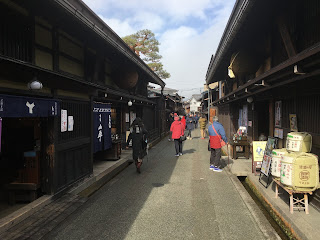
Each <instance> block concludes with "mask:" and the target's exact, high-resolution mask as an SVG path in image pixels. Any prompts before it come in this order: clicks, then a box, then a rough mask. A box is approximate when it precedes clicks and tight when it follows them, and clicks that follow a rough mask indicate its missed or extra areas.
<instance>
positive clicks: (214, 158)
mask: <svg viewBox="0 0 320 240" xmlns="http://www.w3.org/2000/svg"><path fill="white" fill-rule="evenodd" d="M218 120H219V119H218V117H217V116H214V117H213V124H211V125H209V127H208V133H209V136H210V139H209V141H210V142H209V143H210V148H211V156H210V168H209V169H210V170H213V171H215V172H222V169H220V168H221V161H220V158H221V147H222V146H221V139H222V140H223V141H225V143H226V144H227V142H228V140H227V137H226V133H225V130H224V128H223V126H222V124H221V123H219V122H218Z"/></svg>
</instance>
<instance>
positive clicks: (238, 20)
mask: <svg viewBox="0 0 320 240" xmlns="http://www.w3.org/2000/svg"><path fill="white" fill-rule="evenodd" d="M318 22H320V3H319V1H316V0H311V1H305V2H301V1H281V2H279V1H263V2H260V1H250V0H239V1H237V2H236V4H235V7H234V9H233V12H232V15H231V17H230V19H229V22H228V25H227V27H226V29H225V32H224V34H223V37H222V39H221V41H220V44H219V47H218V50H217V53H216V55H215V57H214V58H213V59H211V62H210V64H209V68H208V72H207V77H206V81H207V84H209V83H212V82H220V88H221V89H220V91H221V94H220V98H219V99H217V100H216V101H214V102H213V105H214V106H217V107H218V109H219V116H220V119H222V121H223V123H224V124H225V125H226V126H227V135H228V136H229V137H231V136H232V135H233V134H234V133H235V131H236V130H237V129H238V127H239V123H238V121H239V111H240V110H241V109H242V110H243V109H247V111H248V113H247V119H246V120H247V122H246V124H247V127H248V136H249V140H250V141H252V140H258V138H259V136H260V134H262V133H264V134H265V136H274V131H275V128H280V129H282V130H283V139H279V147H280V148H282V147H285V142H286V136H287V133H288V132H290V131H291V130H290V120H289V114H296V116H297V121H298V131H299V132H308V133H310V134H311V135H312V153H314V154H316V155H318V156H319V154H320V145H319V140H320V129H319V118H320V111H319V110H320V108H319V97H320V91H319V90H320V84H319V81H318V78H319V77H320V71H319V69H320V30H319V28H318V27H317V23H318ZM228 69H229V70H228ZM230 70H232V73H233V74H234V76H232V74H231V73H230ZM222 86H224V87H223V88H222ZM279 102H280V104H281V108H280V109H281V112H280V118H281V123H280V126H277V125H276V123H275V117H276V114H278V113H277V112H276V109H275V108H276V103H279ZM249 122H250V124H249ZM319 196H320V193H319V191H318V192H317V193H316V194H315V196H314V199H313V200H312V201H311V202H312V203H313V204H314V205H315V206H318V207H320V201H319Z"/></svg>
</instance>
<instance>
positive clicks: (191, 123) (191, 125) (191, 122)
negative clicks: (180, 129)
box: [186, 114, 194, 139]
mask: <svg viewBox="0 0 320 240" xmlns="http://www.w3.org/2000/svg"><path fill="white" fill-rule="evenodd" d="M186 125H187V126H186V128H187V130H188V134H187V139H192V137H191V131H192V130H193V129H194V118H193V115H192V114H190V115H188V116H187V118H186Z"/></svg>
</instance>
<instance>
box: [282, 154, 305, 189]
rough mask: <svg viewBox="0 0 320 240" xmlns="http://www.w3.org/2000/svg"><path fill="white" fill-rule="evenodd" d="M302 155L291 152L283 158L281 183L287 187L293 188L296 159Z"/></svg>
mask: <svg viewBox="0 0 320 240" xmlns="http://www.w3.org/2000/svg"><path fill="white" fill-rule="evenodd" d="M299 154H300V153H296V152H291V153H286V154H284V155H282V156H281V168H280V182H281V183H282V184H284V185H287V186H290V187H291V186H292V166H293V161H294V159H295V157H297V156H298V155H299Z"/></svg>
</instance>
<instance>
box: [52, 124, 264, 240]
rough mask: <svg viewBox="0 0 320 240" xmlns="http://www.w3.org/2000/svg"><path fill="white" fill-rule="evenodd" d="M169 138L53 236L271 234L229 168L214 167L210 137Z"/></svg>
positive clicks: (221, 236) (256, 236)
mask: <svg viewBox="0 0 320 240" xmlns="http://www.w3.org/2000/svg"><path fill="white" fill-rule="evenodd" d="M198 132H199V129H196V130H195V133H194V135H196V137H195V138H193V139H192V140H186V141H185V142H184V147H183V153H184V155H183V156H181V157H175V156H174V155H175V151H174V144H173V143H172V142H168V141H167V140H166V139H165V140H163V141H162V142H160V143H159V144H157V145H156V146H155V147H154V148H152V149H151V150H150V152H149V161H148V162H147V160H146V159H145V161H144V164H143V166H142V173H141V174H140V175H139V174H137V173H136V171H135V167H134V165H133V164H131V165H130V166H129V167H128V168H126V169H125V170H124V171H122V172H121V173H120V174H119V175H117V176H116V177H115V178H114V179H113V180H111V181H110V182H109V183H107V184H106V185H105V186H103V187H102V188H101V189H100V190H99V191H98V192H96V193H95V194H94V195H92V196H91V197H90V198H89V199H88V201H87V202H86V203H84V205H83V206H82V207H81V209H80V210H78V211H77V212H76V213H75V214H73V215H71V216H70V217H69V218H68V219H67V220H66V221H65V222H64V223H62V224H61V225H60V226H59V227H58V228H56V229H54V230H53V231H52V232H51V233H50V234H49V235H47V236H46V238H47V239H63V240H67V239H77V240H78V239H92V240H93V239H94V240H96V239H109V240H111V239H139V240H141V239H148V240H150V239H202V240H205V239H256V240H257V239H266V237H265V235H264V234H263V232H262V231H261V227H259V225H258V224H257V223H256V221H255V218H254V217H253V216H252V214H251V212H250V211H249V209H248V207H247V205H246V204H245V203H244V200H243V198H242V197H241V196H240V194H239V192H238V191H237V189H236V187H235V185H234V183H233V181H232V180H231V179H230V177H229V174H228V173H227V172H226V171H223V172H222V173H217V172H212V171H210V170H209V152H208V151H207V139H206V140H202V139H200V138H199V133H198Z"/></svg>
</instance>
